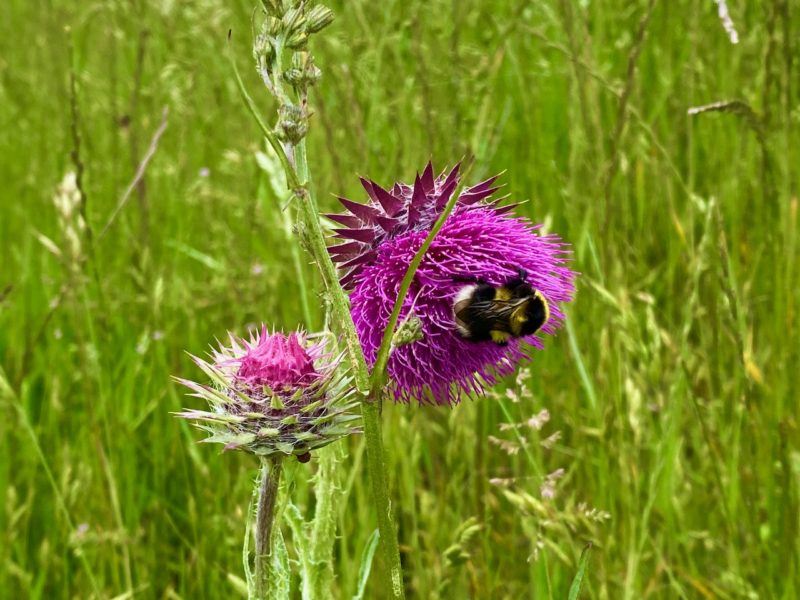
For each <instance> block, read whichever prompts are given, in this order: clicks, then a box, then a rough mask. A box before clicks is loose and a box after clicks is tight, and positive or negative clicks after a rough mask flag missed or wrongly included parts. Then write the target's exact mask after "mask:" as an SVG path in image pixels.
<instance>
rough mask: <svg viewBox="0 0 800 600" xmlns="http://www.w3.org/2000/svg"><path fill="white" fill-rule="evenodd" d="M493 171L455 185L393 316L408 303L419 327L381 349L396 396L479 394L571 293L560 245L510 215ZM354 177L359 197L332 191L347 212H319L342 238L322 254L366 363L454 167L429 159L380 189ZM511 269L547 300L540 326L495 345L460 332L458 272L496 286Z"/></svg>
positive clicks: (453, 178) (523, 351) (432, 398)
mask: <svg viewBox="0 0 800 600" xmlns="http://www.w3.org/2000/svg"><path fill="white" fill-rule="evenodd" d="M496 179H497V177H491V178H489V179H487V180H486V181H483V182H481V183H478V184H477V185H473V186H472V187H468V188H465V189H464V190H463V191H462V192H461V193H460V195H459V198H458V200H457V202H456V205H455V208H454V209H453V212H452V213H451V214H450V215H449V217H448V218H447V221H446V222H445V223H444V226H443V227H442V229H441V230H440V231H439V233H438V234H437V236H436V237H435V238H434V240H433V242H432V244H431V246H430V247H429V248H428V250H427V252H426V254H425V257H424V258H423V260H422V263H421V264H420V266H419V269H418V270H417V272H416V275H415V278H414V282H413V283H412V285H411V288H410V290H409V294H408V297H407V298H406V300H405V303H404V306H403V309H402V311H401V313H400V320H401V322H402V321H403V320H404V319H405V318H406V317H407V316H408V315H409V314H410V313H411V312H412V311H413V315H415V318H416V319H418V320H419V326H420V328H421V331H422V335H421V336H419V337H420V339H417V340H416V341H413V342H411V343H407V344H405V345H402V346H397V347H395V348H394V349H393V351H392V353H391V355H390V358H389V364H388V371H389V375H390V379H391V381H392V384H391V385H392V390H391V391H392V394H393V396H394V398H395V399H396V400H399V401H403V402H408V401H410V400H412V399H416V400H418V401H420V402H422V403H427V402H436V403H439V404H445V403H454V402H457V401H458V400H459V399H460V398H461V396H462V394H463V393H467V394H472V393H474V394H478V395H480V394H482V393H483V391H484V388H485V386H487V385H492V384H493V383H494V382H495V381H496V380H497V379H498V378H499V377H501V376H504V375H507V374H509V373H511V372H513V371H514V369H515V368H516V365H517V364H518V363H519V362H520V361H521V360H523V359H528V358H530V350H529V348H528V347H526V345H523V344H522V343H521V342H525V343H526V344H527V345H532V346H534V347H537V348H541V347H542V339H541V336H540V335H539V334H541V333H545V334H549V335H553V334H554V333H555V332H556V330H557V329H558V328H559V327H560V325H561V324H562V322H563V319H564V313H563V312H562V310H561V307H560V304H561V303H563V302H567V301H569V300H570V299H571V298H572V295H573V293H574V278H575V273H574V272H573V271H571V270H570V269H569V268H568V267H567V266H566V263H567V261H568V255H569V250H568V245H567V244H565V243H563V242H561V240H560V238H559V237H558V236H555V235H539V234H538V233H537V229H539V228H540V227H541V225H533V224H532V223H530V222H529V221H528V220H527V219H525V218H522V217H515V216H513V214H512V210H513V208H514V206H515V205H501V204H500V203H501V202H502V200H503V198H496V199H491V197H492V196H493V195H494V193H495V192H496V191H497V190H498V189H499V188H498V187H495V186H494V183H495V181H496ZM361 183H362V185H363V186H364V189H365V190H366V192H367V195H368V197H369V200H368V201H367V202H366V203H358V202H353V201H352V200H348V199H346V198H340V201H341V203H342V204H343V205H344V207H345V209H347V212H345V213H343V214H332V215H327V216H328V217H329V218H331V219H332V220H334V221H336V222H337V223H339V224H341V225H342V226H343V227H342V228H339V229H336V230H335V235H336V237H337V238H339V239H340V240H342V241H341V243H339V244H337V245H334V246H331V247H330V253H331V255H332V258H333V260H334V261H336V262H338V263H340V268H341V269H342V273H343V275H342V284H343V285H344V286H345V288H347V289H349V290H351V294H350V300H351V313H352V316H353V320H354V322H355V325H356V329H357V330H358V334H359V337H360V340H361V344H362V346H363V348H364V352H365V355H366V357H367V360H368V361H370V362H372V363H374V361H375V359H376V356H377V351H378V348H379V347H380V343H381V339H382V336H383V330H384V328H385V327H386V325H387V323H388V321H389V315H390V314H391V311H392V307H393V305H394V302H395V299H396V298H397V297H398V293H399V289H400V285H401V282H402V280H403V277H404V275H405V273H406V270H407V269H408V266H409V264H410V263H411V261H412V259H413V257H414V255H415V253H416V252H417V250H418V249H419V248H420V246H421V245H422V243H423V241H424V240H425V238H426V236H427V235H428V232H429V231H430V229H431V227H432V225H433V224H434V223H435V221H436V220H437V218H438V217H439V216H440V215H441V214H442V211H443V210H444V208H445V206H446V205H447V203H448V201H449V200H450V198H451V196H452V194H454V193H455V191H456V187H457V186H458V167H456V168H454V169H453V170H452V171H450V172H449V173H446V172H445V173H442V174H441V175H439V176H438V177H436V176H434V172H433V167H432V165H431V164H430V163H429V164H428V165H427V167H426V168H425V170H424V171H423V173H422V175H417V177H416V179H415V181H414V183H413V184H412V185H408V184H404V183H396V184H395V185H393V186H392V187H391V188H390V189H388V190H387V189H384V188H383V187H381V186H380V185H378V184H377V183H375V182H373V181H369V180H366V179H362V180H361ZM520 269H522V270H524V271H526V272H527V282H528V283H529V284H530V285H531V286H532V287H533V288H534V289H536V290H538V291H539V292H540V293H541V294H542V295H543V296H544V297H545V298H546V300H547V303H548V304H549V306H550V316H549V319H548V320H547V322H546V323H545V324H544V326H543V327H542V328H541V330H539V332H537V334H536V335H532V336H527V337H524V338H512V339H511V340H510V341H509V343H508V344H507V345H505V346H500V345H497V344H495V343H493V342H474V341H469V340H466V339H464V338H463V337H462V336H461V335H460V334H459V333H458V330H457V327H456V323H455V319H454V314H453V304H454V300H455V298H456V296H457V295H458V293H459V292H460V291H462V290H463V288H464V286H465V283H464V280H465V278H473V279H475V280H482V281H485V282H486V283H489V284H490V285H493V286H500V285H503V284H504V283H506V282H507V281H508V280H510V279H511V278H513V277H514V276H515V275H517V273H518V272H519V271H520Z"/></svg>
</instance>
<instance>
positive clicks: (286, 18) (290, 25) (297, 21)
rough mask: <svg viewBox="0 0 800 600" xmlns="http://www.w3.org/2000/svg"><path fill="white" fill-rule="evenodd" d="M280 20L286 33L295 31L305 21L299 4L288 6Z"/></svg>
mask: <svg viewBox="0 0 800 600" xmlns="http://www.w3.org/2000/svg"><path fill="white" fill-rule="evenodd" d="M281 22H282V24H283V30H284V31H285V32H286V33H289V34H293V33H295V31H297V30H299V29H301V28H302V27H303V25H304V23H305V17H304V16H303V10H302V8H300V7H299V6H297V7H295V8H290V9H289V10H287V11H286V14H284V15H283V18H282V19H281Z"/></svg>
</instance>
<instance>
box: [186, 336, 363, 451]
mask: <svg viewBox="0 0 800 600" xmlns="http://www.w3.org/2000/svg"><path fill="white" fill-rule="evenodd" d="M192 358H193V360H194V361H195V363H196V364H197V365H198V366H199V367H200V368H201V369H202V370H203V372H204V373H205V374H206V375H207V376H208V377H209V379H210V380H211V384H210V385H203V384H200V383H196V382H193V381H188V380H185V379H177V381H178V382H180V383H182V384H183V385H185V386H186V387H188V388H189V389H191V390H192V391H193V392H194V393H193V394H191V395H193V396H196V397H199V398H203V399H204V400H206V401H207V402H208V404H209V406H210V408H211V410H210V411H203V410H186V411H183V412H181V413H178V414H177V415H178V416H179V417H182V418H185V419H189V420H191V421H193V422H194V423H195V425H196V426H197V427H198V428H200V429H203V430H205V431H207V432H209V433H210V436H209V437H207V438H205V439H204V440H203V441H204V442H218V443H221V444H224V445H225V449H226V450H231V449H241V450H245V451H246V452H251V453H253V454H256V455H259V456H271V455H275V454H283V455H291V454H293V455H295V456H298V457H302V456H305V455H307V454H308V452H310V451H311V450H314V449H316V448H320V447H322V446H325V445H327V444H329V443H331V442H333V441H334V440H337V439H339V438H341V437H343V436H346V435H349V434H351V433H356V432H358V431H359V429H358V427H357V426H356V421H357V420H358V418H359V417H358V414H357V413H356V412H355V408H356V402H355V401H354V395H353V392H352V389H353V388H352V386H350V385H348V378H347V376H346V374H339V375H337V371H338V368H339V365H340V363H341V358H342V357H341V355H340V356H338V357H333V356H332V355H331V354H330V352H328V351H327V350H326V348H325V343H324V342H315V341H312V340H311V339H310V338H309V337H306V336H305V335H303V334H302V333H292V334H290V335H288V336H286V335H284V334H282V333H274V334H269V333H268V332H267V330H266V328H262V329H261V332H260V334H256V335H255V336H254V337H252V338H251V339H250V340H249V341H245V340H242V339H239V338H236V337H234V336H230V346H221V347H220V349H219V350H215V351H213V353H212V359H213V361H212V362H210V363H209V362H206V361H204V360H202V359H200V358H197V357H194V356H193V357H192Z"/></svg>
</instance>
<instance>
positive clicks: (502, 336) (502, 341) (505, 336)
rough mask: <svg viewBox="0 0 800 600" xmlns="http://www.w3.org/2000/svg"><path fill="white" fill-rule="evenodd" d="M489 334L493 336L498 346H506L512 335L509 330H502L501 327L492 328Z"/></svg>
mask: <svg viewBox="0 0 800 600" xmlns="http://www.w3.org/2000/svg"><path fill="white" fill-rule="evenodd" d="M489 335H490V336H491V337H492V341H493V342H494V343H495V344H497V345H498V346H505V345H506V344H508V340H509V339H511V337H512V336H511V334H510V333H508V332H507V331H500V330H499V329H492V330H491V331H490V332H489Z"/></svg>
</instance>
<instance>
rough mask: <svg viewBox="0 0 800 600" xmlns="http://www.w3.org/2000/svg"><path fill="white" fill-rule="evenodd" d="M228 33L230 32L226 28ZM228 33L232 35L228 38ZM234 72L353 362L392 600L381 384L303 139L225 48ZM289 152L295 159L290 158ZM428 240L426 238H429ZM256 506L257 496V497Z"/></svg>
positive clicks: (395, 590)
mask: <svg viewBox="0 0 800 600" xmlns="http://www.w3.org/2000/svg"><path fill="white" fill-rule="evenodd" d="M229 35H230V34H229ZM229 39H230V38H229ZM279 50H280V49H277V50H276V53H275V54H276V55H279V54H280V51H279ZM228 58H229V60H230V62H231V66H232V68H233V72H234V74H235V76H236V83H237V85H238V87H239V92H240V94H241V96H242V100H244V103H245V105H246V106H247V108H248V110H249V111H250V113H251V114H252V115H253V118H254V119H255V121H256V123H258V126H259V128H260V129H261V132H262V134H263V135H264V137H265V138H266V139H267V142H268V143H269V145H270V146H271V147H272V149H273V150H274V151H275V153H276V154H277V156H278V159H279V160H280V162H281V165H282V166H283V169H284V172H285V174H286V181H287V184H288V186H289V188H290V189H291V191H292V194H293V195H294V199H295V201H296V202H297V204H298V206H299V210H300V214H301V218H302V223H303V225H304V226H305V233H304V235H305V239H306V241H307V242H308V246H309V251H310V252H311V255H312V257H313V258H314V260H315V261H316V263H317V267H318V269H319V271H320V274H321V275H322V280H323V283H324V285H325V288H326V290H327V292H328V298H329V299H330V303H331V309H332V312H333V316H334V322H335V323H337V324H338V325H339V327H340V331H341V333H342V336H343V338H344V342H345V347H346V349H347V355H348V358H349V360H350V364H351V365H352V368H353V373H354V379H355V385H356V389H357V390H358V391H359V392H360V394H361V398H362V403H361V412H362V418H363V422H364V437H365V438H366V442H367V470H368V472H369V478H370V482H371V484H372V495H373V502H374V503H375V509H376V511H377V513H378V530H379V532H380V538H381V547H382V549H383V553H384V560H385V561H386V565H387V566H388V569H389V574H390V582H389V586H387V587H388V588H389V590H390V593H391V597H392V598H394V599H395V600H403V599H404V598H405V591H404V588H403V570H402V565H401V563H400V547H399V544H398V543H397V530H396V528H395V525H394V518H393V516H392V508H391V503H390V501H389V486H388V482H387V480H386V464H385V460H384V455H383V439H382V434H381V422H380V412H379V404H380V399H381V395H382V389H379V388H378V387H377V386H376V388H375V389H372V391H371V386H370V372H369V367H367V362H366V359H365V358H364V351H363V349H362V348H361V343H360V342H359V339H358V333H357V332H356V328H355V324H354V323H353V318H352V316H351V315H350V302H349V300H348V298H347V294H346V293H345V291H344V290H343V289H342V286H341V285H340V284H339V278H338V276H337V274H336V267H335V266H334V264H333V261H332V260H331V257H330V255H329V254H328V248H327V246H326V244H325V235H324V233H323V232H322V227H321V225H320V222H319V215H318V213H317V209H316V202H315V201H314V198H313V196H312V195H311V193H310V190H309V175H308V162H307V160H306V147H305V140H300V141H299V142H298V143H297V144H287V147H286V148H284V146H283V144H281V142H280V140H279V139H278V136H277V135H276V134H275V132H274V131H273V130H272V129H270V128H269V127H267V125H266V122H265V121H264V119H263V118H262V117H261V115H260V113H259V111H258V108H257V107H256V105H255V103H254V102H253V99H252V98H251V97H250V95H249V94H248V93H247V90H246V89H245V87H244V82H243V81H242V78H241V76H240V75H239V71H238V69H237V67H236V61H235V60H234V59H233V53H232V52H231V51H230V47H229V52H228ZM272 71H273V73H276V74H280V73H281V72H282V71H281V69H279V68H277V66H275V65H273V69H272ZM270 91H271V92H272V93H273V95H275V96H276V98H277V99H278V101H279V102H285V98H286V97H285V94H284V92H283V82H282V81H281V77H280V75H278V76H277V77H275V80H274V81H272V85H271V86H270ZM290 157H291V158H293V160H290ZM429 243H430V242H429ZM259 508H260V502H259Z"/></svg>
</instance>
